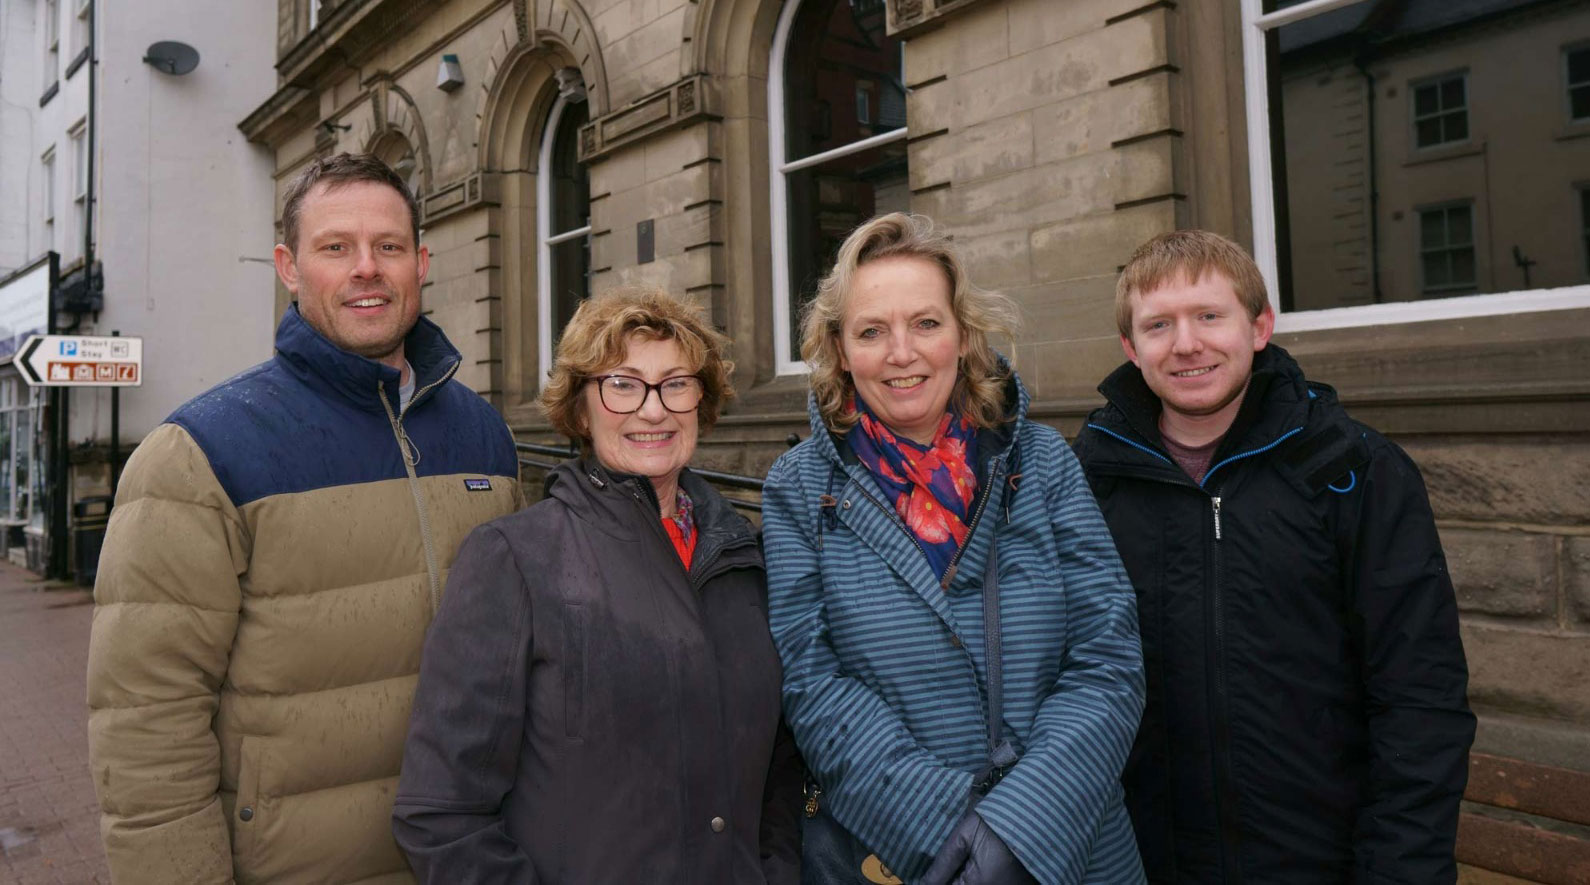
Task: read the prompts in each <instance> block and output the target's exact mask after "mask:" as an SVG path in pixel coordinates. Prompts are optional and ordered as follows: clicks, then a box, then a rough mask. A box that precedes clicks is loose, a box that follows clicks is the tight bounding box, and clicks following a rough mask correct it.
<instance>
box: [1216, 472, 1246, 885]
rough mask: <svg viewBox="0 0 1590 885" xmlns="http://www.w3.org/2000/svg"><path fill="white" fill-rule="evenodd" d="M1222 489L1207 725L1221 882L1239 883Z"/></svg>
mask: <svg viewBox="0 0 1590 885" xmlns="http://www.w3.org/2000/svg"><path fill="white" fill-rule="evenodd" d="M1222 491H1224V489H1223V488H1217V489H1215V493H1214V494H1213V495H1211V496H1210V499H1209V500H1210V503H1211V504H1212V506H1213V507H1214V536H1215V541H1216V542H1217V543H1213V544H1210V545H1209V557H1210V574H1211V578H1212V582H1211V586H1210V588H1209V606H1210V621H1211V625H1212V627H1213V631H1214V645H1213V646H1212V647H1211V648H1210V650H1209V657H1210V662H1209V663H1210V668H1211V671H1212V672H1213V673H1214V683H1215V686H1214V689H1215V690H1214V697H1213V698H1211V699H1210V707H1211V710H1210V713H1211V714H1212V715H1211V716H1210V722H1211V724H1212V725H1213V726H1214V735H1213V737H1214V744H1215V819H1216V820H1217V821H1219V824H1220V866H1221V871H1222V873H1223V874H1224V881H1226V882H1232V883H1240V882H1241V881H1242V867H1241V864H1240V863H1238V862H1237V852H1238V848H1239V841H1240V840H1239V838H1238V831H1237V821H1236V809H1235V808H1234V805H1235V796H1234V795H1233V791H1232V785H1231V721H1230V718H1229V717H1228V716H1227V715H1226V713H1227V710H1228V709H1229V708H1230V696H1229V689H1228V686H1227V683H1226V599H1225V575H1224V573H1223V571H1224V569H1223V566H1224V564H1225V563H1224V555H1223V545H1221V544H1220V543H1218V542H1219V541H1220V540H1221V531H1220V501H1221V492H1222Z"/></svg>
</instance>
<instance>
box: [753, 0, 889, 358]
mask: <svg viewBox="0 0 1590 885" xmlns="http://www.w3.org/2000/svg"><path fill="white" fill-rule="evenodd" d="M802 2H804V0H789V2H786V3H785V4H784V9H783V11H782V12H780V13H779V17H778V26H777V27H776V28H775V29H774V31H773V48H772V50H771V51H770V52H769V53H768V64H767V67H768V70H767V165H768V169H770V170H771V171H772V174H771V175H769V176H768V178H769V179H770V180H771V185H772V193H771V195H770V198H769V200H768V211H769V212H770V213H771V214H772V217H771V218H770V219H769V222H770V224H769V230H770V233H771V239H772V243H771V244H770V245H771V246H772V250H773V256H772V258H773V367H774V369H773V370H774V372H776V373H777V374H779V375H802V374H805V373H806V372H808V371H810V369H808V368H807V366H806V363H805V361H803V360H801V359H800V358H799V355H798V354H796V353H793V352H792V350H791V348H790V332H791V331H792V330H791V321H790V299H791V297H792V293H791V291H790V290H791V284H790V278H789V182H788V181H787V180H786V178H785V176H787V175H790V174H791V173H794V172H799V171H801V170H802V169H808V168H810V167H812V166H819V165H822V164H823V163H826V162H828V161H829V160H837V159H839V158H840V157H848V156H850V155H851V154H859V153H861V152H862V151H866V150H871V149H872V148H875V147H878V146H880V145H885V144H891V143H893V142H896V141H902V140H904V139H905V137H906V133H907V132H908V131H909V129H908V127H906V126H901V127H900V128H899V129H892V130H890V131H888V132H880V133H878V134H877V135H873V136H869V137H867V138H863V139H861V140H860V141H853V142H851V143H850V144H847V145H841V146H840V147H836V148H833V149H831V150H827V151H823V152H822V153H818V154H812V155H811V156H809V157H801V158H799V159H795V160H790V159H788V158H787V157H786V156H785V154H784V136H785V126H784V118H785V108H784V62H785V56H786V55H788V51H789V40H790V32H791V31H793V30H794V29H795V16H796V15H797V14H798V13H799V12H800V6H801V3H802Z"/></svg>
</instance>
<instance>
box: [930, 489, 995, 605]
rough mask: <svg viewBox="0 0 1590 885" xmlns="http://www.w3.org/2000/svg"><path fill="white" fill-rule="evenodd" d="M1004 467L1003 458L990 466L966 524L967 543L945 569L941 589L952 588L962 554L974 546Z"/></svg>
mask: <svg viewBox="0 0 1590 885" xmlns="http://www.w3.org/2000/svg"><path fill="white" fill-rule="evenodd" d="M1003 468H1004V462H1003V459H1001V460H1000V461H998V462H995V463H992V464H990V465H989V466H988V481H987V482H985V483H984V484H983V491H982V494H981V495H979V496H978V498H977V509H976V510H974V511H972V521H971V522H970V523H967V525H966V543H964V544H962V545H961V546H960V547H959V548H957V549H956V551H955V555H954V556H952V557H950V564H949V567H948V568H946V569H944V577H943V578H941V579H940V580H939V589H940V590H948V589H950V582H951V581H953V580H955V570H956V569H958V568H960V565H961V556H962V554H964V553H965V552H966V548H967V547H970V546H972V533H973V532H975V531H977V524H978V523H980V522H982V521H983V511H984V510H985V509H987V508H988V499H989V498H992V497H993V496H994V495H993V492H994V487H995V486H997V485H999V472H1000V470H1002V469H1003Z"/></svg>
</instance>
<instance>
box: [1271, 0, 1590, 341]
mask: <svg viewBox="0 0 1590 885" xmlns="http://www.w3.org/2000/svg"><path fill="white" fill-rule="evenodd" d="M1241 4H1242V16H1243V56H1244V68H1245V76H1246V86H1245V91H1246V94H1247V113H1248V126H1247V131H1248V138H1249V151H1248V155H1249V164H1250V165H1249V174H1250V178H1249V180H1250V184H1251V192H1252V195H1253V240H1254V242H1253V251H1254V257H1255V258H1256V259H1257V260H1258V263H1259V267H1260V269H1261V270H1262V271H1263V273H1264V275H1265V278H1266V280H1267V282H1268V283H1269V285H1270V290H1271V300H1272V302H1273V304H1274V306H1275V308H1276V310H1277V312H1278V313H1279V314H1280V317H1279V321H1278V328H1280V329H1281V330H1283V331H1299V330H1304V329H1311V328H1333V327H1345V326H1362V325H1373V324H1379V323H1391V322H1410V321H1417V320H1428V319H1441V318H1446V317H1469V316H1486V315H1495V314H1505V313H1516V312H1520V311H1530V310H1549V309H1555V308H1567V307H1585V306H1590V286H1586V285H1584V276H1583V275H1582V274H1581V273H1580V267H1581V264H1582V260H1581V258H1580V255H1581V253H1582V251H1583V245H1582V243H1581V242H1580V240H1581V232H1580V229H1579V228H1578V227H1577V226H1574V225H1550V224H1541V223H1540V219H1542V218H1544V217H1552V216H1557V217H1560V215H1561V213H1562V209H1563V204H1562V199H1563V194H1564V193H1565V192H1567V191H1566V189H1567V188H1569V187H1571V186H1572V184H1573V182H1575V181H1582V180H1584V179H1585V178H1586V177H1587V176H1590V166H1587V165H1586V160H1585V155H1584V152H1583V148H1582V146H1579V145H1578V144H1577V142H1576V141H1575V140H1573V139H1563V138H1561V137H1559V136H1560V135H1561V127H1562V116H1561V111H1559V110H1558V105H1557V104H1556V103H1555V102H1520V101H1519V100H1518V95H1519V90H1520V89H1523V90H1526V91H1528V92H1530V93H1532V94H1544V92H1545V91H1548V90H1554V89H1560V88H1561V84H1562V82H1563V81H1562V79H1561V77H1562V74H1561V69H1559V68H1557V67H1555V64H1556V62H1555V60H1556V59H1557V58H1559V57H1561V55H1562V53H1563V49H1562V41H1561V35H1562V34H1563V33H1564V30H1565V29H1571V30H1590V9H1584V8H1573V9H1569V8H1566V7H1564V8H1562V9H1560V10H1558V12H1559V15H1557V16H1556V17H1553V16H1543V15H1534V14H1529V13H1528V12H1527V11H1526V10H1524V9H1523V8H1522V7H1520V4H1518V3H1516V2H1512V0H1469V2H1466V3H1464V4H1462V5H1453V4H1451V3H1450V2H1448V0H1404V2H1402V3H1400V4H1398V5H1397V7H1396V14H1395V15H1382V14H1380V13H1381V12H1383V10H1382V6H1383V5H1384V4H1381V3H1379V2H1377V0H1241ZM1567 64H1568V66H1569V68H1570V69H1571V68H1572V67H1573V59H1572V53H1568V60H1567ZM1582 66H1590V63H1585V64H1583V65H1582ZM1568 82H1569V83H1570V84H1572V83H1575V82H1578V81H1576V80H1575V79H1574V78H1573V75H1572V73H1571V72H1570V74H1569V78H1568ZM1571 88H1572V87H1571V86H1570V89H1571ZM1558 94H1560V93H1558ZM1571 101H1572V96H1571V95H1570V104H1571ZM1586 101H1587V102H1590V89H1587V97H1586ZM1436 147H1439V148H1441V149H1440V150H1430V148H1436ZM1526 182H1527V184H1524V183H1526Z"/></svg>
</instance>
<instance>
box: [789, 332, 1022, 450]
mask: <svg viewBox="0 0 1590 885" xmlns="http://www.w3.org/2000/svg"><path fill="white" fill-rule="evenodd" d="M999 367H1000V369H1002V370H1003V371H1004V372H1005V373H1006V377H1005V420H1004V421H1003V422H1001V423H1000V424H999V425H998V426H997V427H994V428H992V431H993V432H994V434H995V437H996V441H995V444H994V445H988V446H983V445H979V447H978V448H979V457H980V458H982V459H985V460H986V458H987V457H989V456H991V455H993V454H995V453H997V452H1001V451H1004V449H1005V448H1006V446H1008V445H1009V444H1010V441H1011V440H1013V439H1014V438H1015V432H1014V431H1015V428H1016V426H1017V425H1019V424H1020V423H1021V422H1022V421H1024V420H1026V418H1027V409H1028V408H1029V407H1030V406H1031V405H1032V395H1031V394H1029V393H1028V392H1027V386H1026V385H1025V384H1022V383H1021V376H1020V375H1018V374H1016V370H1015V369H1014V368H1012V367H1011V365H1010V360H1008V359H1006V358H1005V357H1003V356H1001V357H1000V358H999ZM806 419H807V422H808V424H809V426H810V428H811V433H812V439H813V441H814V444H815V445H816V446H817V447H818V450H819V451H820V452H822V453H823V455H824V456H825V457H827V458H828V459H829V460H831V461H833V462H834V463H836V464H843V463H844V460H845V456H844V455H843V454H841V453H840V449H839V443H838V441H837V439H836V435H835V433H834V432H833V431H832V430H830V429H829V428H828V424H827V423H826V422H824V421H823V415H822V412H821V411H819V410H818V408H817V395H816V394H815V393H808V394H807V395H806ZM838 437H839V438H841V439H842V438H843V434H840V435H838Z"/></svg>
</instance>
